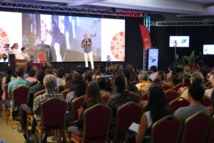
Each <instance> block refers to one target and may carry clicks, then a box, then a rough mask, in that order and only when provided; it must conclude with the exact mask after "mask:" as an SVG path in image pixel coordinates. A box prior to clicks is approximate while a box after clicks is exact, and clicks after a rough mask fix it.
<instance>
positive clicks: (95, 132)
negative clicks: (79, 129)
mask: <svg viewBox="0 0 214 143" xmlns="http://www.w3.org/2000/svg"><path fill="white" fill-rule="evenodd" d="M111 116H112V110H111V109H110V108H109V107H107V106H105V105H103V104H101V103H99V104H96V105H94V106H92V107H90V108H88V109H86V110H85V111H84V113H83V127H84V129H83V135H82V136H81V137H80V136H77V135H76V134H74V133H72V134H71V141H73V142H76V143H96V142H106V141H107V140H108V129H109V124H110V120H111Z"/></svg>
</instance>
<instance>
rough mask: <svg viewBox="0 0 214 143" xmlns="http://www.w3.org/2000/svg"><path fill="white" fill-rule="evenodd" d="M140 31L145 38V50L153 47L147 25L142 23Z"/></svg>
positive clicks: (143, 38)
mask: <svg viewBox="0 0 214 143" xmlns="http://www.w3.org/2000/svg"><path fill="white" fill-rule="evenodd" d="M140 32H141V37H142V40H143V48H144V50H148V49H150V48H151V47H152V42H151V38H150V33H149V31H148V29H147V28H146V26H144V25H140Z"/></svg>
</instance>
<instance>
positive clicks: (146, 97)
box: [141, 92, 149, 100]
mask: <svg viewBox="0 0 214 143" xmlns="http://www.w3.org/2000/svg"><path fill="white" fill-rule="evenodd" d="M141 99H142V100H149V92H146V93H144V94H143V95H142V98H141Z"/></svg>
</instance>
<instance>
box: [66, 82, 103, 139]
mask: <svg viewBox="0 0 214 143" xmlns="http://www.w3.org/2000/svg"><path fill="white" fill-rule="evenodd" d="M97 103H103V99H102V97H101V94H100V88H99V85H98V84H97V83H96V82H93V81H92V82H89V84H88V86H87V90H86V95H85V102H84V103H83V104H82V106H81V108H80V109H78V114H79V120H78V124H76V126H71V127H69V128H68V132H70V133H75V134H76V135H79V136H81V135H82V131H83V128H84V127H83V113H84V111H85V110H86V109H88V108H89V107H91V106H93V105H95V104H97Z"/></svg>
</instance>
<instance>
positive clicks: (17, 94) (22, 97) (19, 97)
mask: <svg viewBox="0 0 214 143" xmlns="http://www.w3.org/2000/svg"><path fill="white" fill-rule="evenodd" d="M28 91H29V87H27V86H19V87H16V88H15V89H13V91H12V97H13V105H12V106H11V107H10V108H8V112H9V115H8V116H7V124H8V121H9V119H10V120H11V121H12V123H11V125H12V128H13V124H14V123H13V116H12V113H13V111H14V109H15V107H19V106H20V105H21V104H26V103H27V95H28Z"/></svg>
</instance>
